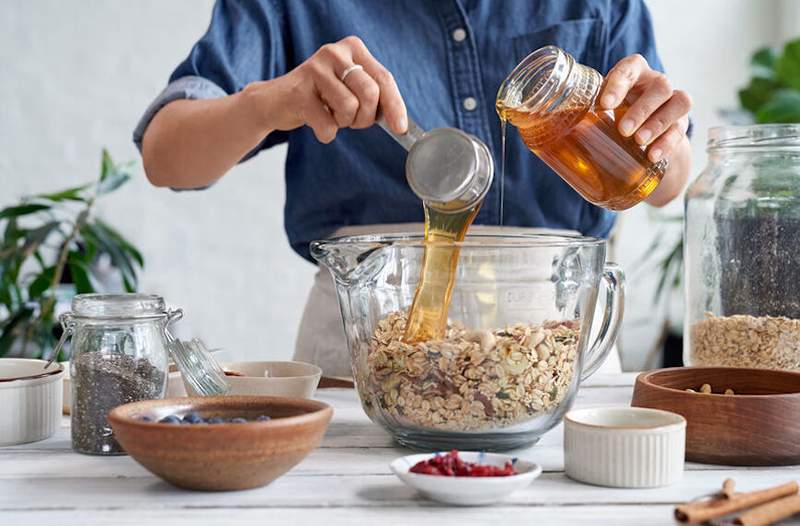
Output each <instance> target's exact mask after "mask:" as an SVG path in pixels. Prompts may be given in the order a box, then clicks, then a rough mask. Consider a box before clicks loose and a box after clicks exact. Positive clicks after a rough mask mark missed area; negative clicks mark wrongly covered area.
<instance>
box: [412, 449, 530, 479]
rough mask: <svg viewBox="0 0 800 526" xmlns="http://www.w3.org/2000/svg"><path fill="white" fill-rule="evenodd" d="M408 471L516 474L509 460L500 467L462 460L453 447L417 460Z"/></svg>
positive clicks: (505, 475) (431, 473) (463, 475)
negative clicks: (449, 450) (447, 451)
mask: <svg viewBox="0 0 800 526" xmlns="http://www.w3.org/2000/svg"><path fill="white" fill-rule="evenodd" d="M409 471H410V472H411V473H417V474H420V475H439V476H444V477H508V476H510V475H516V474H517V472H516V470H515V469H514V464H513V462H511V461H508V462H506V463H505V465H504V466H503V467H502V468H498V467H496V466H489V465H485V464H477V463H475V462H464V461H463V460H462V459H461V457H459V456H458V451H456V450H455V449H454V450H452V451H451V452H449V453H446V454H444V455H439V454H436V455H434V456H433V457H431V458H429V459H428V460H422V461H420V462H417V463H416V464H414V465H413V466H412V467H411V469H410V470H409Z"/></svg>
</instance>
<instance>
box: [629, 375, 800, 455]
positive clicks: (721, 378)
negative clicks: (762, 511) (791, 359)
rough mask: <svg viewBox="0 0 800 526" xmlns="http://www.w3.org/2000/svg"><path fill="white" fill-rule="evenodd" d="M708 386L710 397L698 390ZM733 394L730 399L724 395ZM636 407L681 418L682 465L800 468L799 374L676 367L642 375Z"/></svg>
mask: <svg viewBox="0 0 800 526" xmlns="http://www.w3.org/2000/svg"><path fill="white" fill-rule="evenodd" d="M703 384H709V385H711V387H712V389H713V394H703V393H700V392H694V393H692V392H689V391H686V389H694V390H695V391H699V389H700V386H702V385H703ZM725 389H733V391H734V392H735V393H736V394H734V395H725V394H722V393H723V392H724V391H725ZM631 405H633V406H636V407H650V408H653V409H664V410H666V411H672V412H673V413H678V414H679V415H682V416H683V417H684V418H685V419H686V422H687V427H686V460H689V461H692V462H700V463H704V464H727V465H734V466H781V465H791V464H800V373H796V372H789V371H778V370H771V369H740V368H735V367H675V368H671V369H660V370H656V371H649V372H644V373H642V374H640V375H639V376H638V377H637V378H636V385H635V387H634V389H633V401H632V402H631Z"/></svg>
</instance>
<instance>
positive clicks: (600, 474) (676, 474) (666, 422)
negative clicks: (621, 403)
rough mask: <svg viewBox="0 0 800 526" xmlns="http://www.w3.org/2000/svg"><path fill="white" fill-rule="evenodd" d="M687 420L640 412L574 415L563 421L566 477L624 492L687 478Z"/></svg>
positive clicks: (605, 409)
mask: <svg viewBox="0 0 800 526" xmlns="http://www.w3.org/2000/svg"><path fill="white" fill-rule="evenodd" d="M685 448H686V420H685V419H684V418H683V417H682V416H681V415H678V414H675V413H670V412H669V411H661V410H659V409H645V408H641V407H602V408H591V409H578V410H574V411H570V412H569V413H567V415H566V416H565V417H564V467H565V471H566V474H567V476H568V477H570V478H572V479H575V480H578V481H580V482H586V483H588V484H596V485H599V486H613V487H620V488H652V487H658V486H667V485H669V484H672V483H673V482H676V481H678V480H679V479H680V478H681V476H682V475H683V462H684V452H685Z"/></svg>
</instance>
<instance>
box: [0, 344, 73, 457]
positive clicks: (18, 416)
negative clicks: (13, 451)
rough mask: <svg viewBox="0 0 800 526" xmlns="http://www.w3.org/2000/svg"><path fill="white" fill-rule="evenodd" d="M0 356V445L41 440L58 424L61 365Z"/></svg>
mask: <svg viewBox="0 0 800 526" xmlns="http://www.w3.org/2000/svg"><path fill="white" fill-rule="evenodd" d="M46 363H47V362H46V361H45V360H30V359H25V358H0V446H10V445H12V444H23V443H25V442H35V441H36V440H43V439H45V438H47V437H49V436H51V435H52V434H53V433H55V431H56V429H58V426H59V425H61V397H62V387H61V384H62V381H63V378H64V367H63V366H62V365H61V364H58V363H54V364H52V365H51V366H50V367H48V368H47V369H45V368H44V366H45V364H46Z"/></svg>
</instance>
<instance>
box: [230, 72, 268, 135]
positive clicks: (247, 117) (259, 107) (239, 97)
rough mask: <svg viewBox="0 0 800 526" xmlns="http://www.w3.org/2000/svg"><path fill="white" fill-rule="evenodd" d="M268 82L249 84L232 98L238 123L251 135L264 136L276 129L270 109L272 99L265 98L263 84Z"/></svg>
mask: <svg viewBox="0 0 800 526" xmlns="http://www.w3.org/2000/svg"><path fill="white" fill-rule="evenodd" d="M269 82H270V81H257V82H251V83H250V84H248V85H246V86H245V87H244V89H242V90H241V91H240V92H238V93H236V94H234V95H233V96H232V99H233V104H234V106H235V113H236V114H237V116H238V117H239V118H238V120H239V122H241V123H243V124H244V125H245V127H246V128H247V129H248V130H252V132H253V133H258V134H261V135H262V136H266V135H268V134H270V133H272V132H273V131H275V129H276V127H275V126H274V124H273V121H274V112H273V110H272V109H271V108H270V106H271V104H270V102H274V101H272V99H273V97H268V96H265V93H264V92H265V89H266V88H267V86H265V84H267V83H269Z"/></svg>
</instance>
